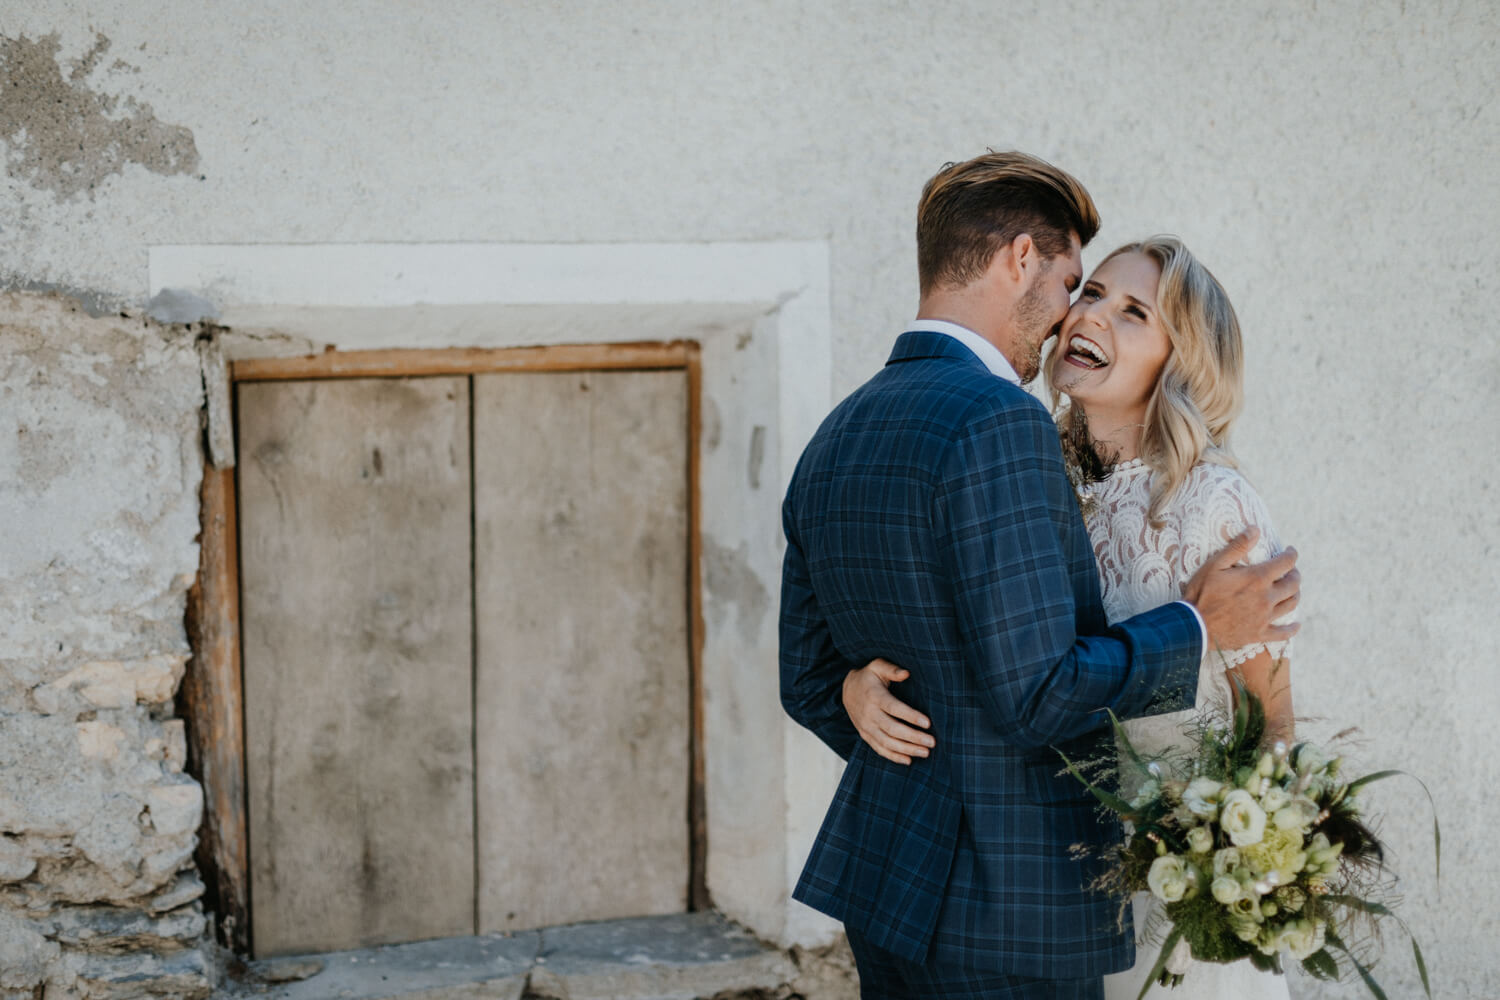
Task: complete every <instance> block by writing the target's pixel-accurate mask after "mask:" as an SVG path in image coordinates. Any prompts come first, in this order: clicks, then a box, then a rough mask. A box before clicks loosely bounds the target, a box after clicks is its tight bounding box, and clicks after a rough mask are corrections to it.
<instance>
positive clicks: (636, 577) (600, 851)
mask: <svg viewBox="0 0 1500 1000" xmlns="http://www.w3.org/2000/svg"><path fill="white" fill-rule="evenodd" d="M687 391H688V390H687V376H686V374H685V373H684V372H683V371H681V370H676V371H656V372H563V373H555V374H492V375H479V376H475V379H474V436H475V443H476V449H475V466H474V497H475V509H474V524H475V550H474V551H475V560H474V565H475V571H476V577H475V595H476V601H475V607H476V609H477V650H476V653H477V658H476V665H477V667H476V674H475V699H476V713H475V714H476V718H477V719H478V720H479V724H478V730H477V733H476V748H477V754H478V782H479V794H478V802H479V816H478V819H479V824H478V830H479V876H478V882H479V930H480V932H481V933H485V932H489V931H499V930H511V929H514V928H522V927H538V926H545V925H550V924H559V923H568V922H572V921H578V920H598V919H604V918H610V917H623V916H635V915H645V914H656V913H674V912H681V911H682V910H685V909H686V908H687V889H688V866H689V859H688V852H689V845H688V794H689V780H688V777H689V755H690V721H689V703H690V694H689V681H690V665H689V649H688V575H687V571H688V532H687V524H688V520H687V505H688V478H687Z"/></svg>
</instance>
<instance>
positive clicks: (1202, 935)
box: [1166, 893, 1255, 962]
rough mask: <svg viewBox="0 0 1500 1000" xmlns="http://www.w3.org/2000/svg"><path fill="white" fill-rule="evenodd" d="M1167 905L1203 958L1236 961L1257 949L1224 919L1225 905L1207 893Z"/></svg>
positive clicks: (1169, 911)
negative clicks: (1246, 941)
mask: <svg viewBox="0 0 1500 1000" xmlns="http://www.w3.org/2000/svg"><path fill="white" fill-rule="evenodd" d="M1166 909H1167V916H1169V917H1171V918H1172V924H1173V926H1175V927H1176V928H1177V929H1178V930H1179V931H1180V932H1181V933H1182V936H1183V937H1184V938H1186V939H1187V943H1188V945H1189V946H1191V947H1192V949H1193V957H1194V958H1196V959H1198V960H1199V961H1200V962H1233V961H1235V960H1236V959H1240V958H1245V957H1246V956H1248V955H1249V954H1250V953H1251V952H1252V951H1254V950H1255V949H1254V948H1253V947H1252V946H1250V945H1248V944H1246V943H1245V942H1244V941H1241V940H1240V939H1239V938H1237V937H1235V936H1234V933H1233V932H1232V931H1231V930H1230V929H1229V924H1228V923H1227V922H1226V921H1225V920H1224V907H1222V906H1220V905H1219V904H1218V903H1217V902H1215V901H1214V898H1213V897H1212V896H1210V895H1208V894H1207V893H1199V894H1198V895H1196V896H1194V897H1193V898H1192V899H1183V900H1179V901H1178V902H1176V903H1168V904H1167V908H1166Z"/></svg>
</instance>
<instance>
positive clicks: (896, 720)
mask: <svg viewBox="0 0 1500 1000" xmlns="http://www.w3.org/2000/svg"><path fill="white" fill-rule="evenodd" d="M910 676H911V674H910V672H908V671H906V670H903V669H902V668H901V667H898V666H896V665H895V664H894V663H891V662H890V661H888V660H871V661H870V662H869V663H867V664H865V665H864V666H863V667H861V668H860V669H859V670H851V671H849V673H848V674H847V675H845V677H844V711H846V712H848V713H849V719H850V720H851V721H852V722H853V723H854V728H855V729H857V730H858V731H859V735H860V738H861V739H863V740H864V741H865V742H866V743H868V744H870V746H871V748H872V749H874V751H875V752H876V753H878V754H880V756H882V757H884V758H885V759H886V760H889V761H895V762H896V763H897V764H910V763H911V759H912V758H913V757H926V756H927V753H928V751H929V749H930V748H932V747H934V746H936V745H937V741H935V740H934V739H933V738H932V737H931V736H930V735H929V734H927V733H924V732H921V730H923V729H928V728H930V727H931V726H932V723H931V722H930V721H929V720H928V718H927V716H925V715H923V714H922V713H921V712H918V711H917V710H916V709H914V708H912V707H911V706H910V705H908V704H906V703H905V702H903V701H902V700H901V699H900V698H897V697H896V696H895V695H893V694H891V692H890V690H889V689H890V686H891V685H892V684H896V683H898V682H900V681H904V680H906V678H908V677H910ZM907 723H910V725H907ZM913 726H915V727H917V728H912V727H913Z"/></svg>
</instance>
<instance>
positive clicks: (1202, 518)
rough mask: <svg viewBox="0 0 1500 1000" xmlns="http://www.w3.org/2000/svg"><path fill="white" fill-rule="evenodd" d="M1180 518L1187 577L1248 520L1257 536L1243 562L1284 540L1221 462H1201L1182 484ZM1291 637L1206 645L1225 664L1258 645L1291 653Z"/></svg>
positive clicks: (1275, 654) (1260, 557)
mask: <svg viewBox="0 0 1500 1000" xmlns="http://www.w3.org/2000/svg"><path fill="white" fill-rule="evenodd" d="M1173 506H1174V507H1177V508H1178V510H1179V512H1180V516H1181V518H1182V556H1181V558H1182V565H1181V567H1180V569H1181V572H1182V580H1183V581H1184V582H1186V581H1187V580H1188V579H1189V578H1190V577H1192V575H1193V574H1194V573H1195V572H1197V571H1198V568H1199V567H1200V566H1202V565H1203V564H1204V563H1205V562H1207V561H1208V557H1209V556H1211V555H1213V554H1214V553H1215V552H1218V551H1219V550H1220V549H1222V548H1223V547H1224V545H1225V543H1227V542H1228V541H1229V539H1231V538H1233V537H1234V536H1235V535H1238V534H1239V533H1240V532H1241V531H1243V530H1244V529H1245V528H1247V527H1249V526H1250V525H1255V526H1256V527H1257V528H1259V529H1260V537H1259V538H1258V539H1256V542H1255V545H1254V546H1253V547H1252V548H1251V550H1250V556H1249V558H1248V559H1247V560H1246V563H1258V562H1264V561H1265V560H1267V559H1269V558H1271V557H1272V556H1275V555H1277V554H1279V553H1280V552H1281V550H1282V548H1283V547H1284V546H1282V544H1281V541H1280V539H1279V538H1278V537H1277V536H1276V530H1275V528H1274V527H1273V526H1272V525H1271V515H1270V513H1269V512H1268V511H1267V510H1266V505H1265V504H1264V503H1263V502H1262V501H1261V499H1260V495H1259V494H1257V493H1256V492H1255V490H1254V488H1253V487H1251V485H1250V483H1249V482H1248V481H1246V479H1245V477H1244V476H1242V475H1240V474H1239V473H1238V472H1236V471H1234V470H1233V469H1229V468H1225V467H1223V466H1214V465H1200V466H1199V467H1198V468H1196V469H1194V470H1193V473H1192V474H1191V475H1190V476H1189V477H1188V481H1187V482H1186V483H1184V484H1183V487H1182V493H1181V495H1180V497H1179V498H1178V499H1177V501H1175V502H1174V504H1173ZM1296 617H1297V616H1296V613H1295V612H1292V613H1290V614H1287V615H1283V616H1282V617H1281V618H1278V619H1277V620H1276V624H1278V625H1286V624H1290V623H1291V622H1293V621H1295V620H1296ZM1291 646H1292V643H1291V640H1284V641H1282V642H1273V643H1269V644H1268V643H1259V642H1258V643H1254V644H1253V645H1249V646H1243V647H1241V648H1239V649H1225V650H1210V651H1209V654H1208V655H1209V657H1210V658H1211V659H1212V660H1214V661H1215V662H1216V663H1217V665H1219V666H1222V667H1223V668H1224V669H1226V670H1227V669H1228V668H1230V667H1235V666H1238V665H1239V664H1241V663H1244V662H1245V661H1247V660H1249V659H1251V658H1253V657H1254V656H1255V655H1256V654H1258V653H1260V652H1261V651H1262V650H1267V651H1269V652H1270V654H1271V657H1272V659H1281V658H1283V657H1287V656H1290V655H1291Z"/></svg>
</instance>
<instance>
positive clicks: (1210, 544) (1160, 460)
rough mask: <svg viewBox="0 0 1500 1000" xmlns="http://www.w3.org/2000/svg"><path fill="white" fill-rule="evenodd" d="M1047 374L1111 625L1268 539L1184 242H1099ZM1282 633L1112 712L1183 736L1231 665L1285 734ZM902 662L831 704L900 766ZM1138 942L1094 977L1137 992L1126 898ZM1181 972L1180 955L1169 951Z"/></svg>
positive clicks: (1196, 269) (1200, 986)
mask: <svg viewBox="0 0 1500 1000" xmlns="http://www.w3.org/2000/svg"><path fill="white" fill-rule="evenodd" d="M1046 373H1047V378H1048V381H1049V383H1050V385H1051V388H1052V391H1053V393H1054V396H1055V397H1056V398H1060V397H1061V396H1064V395H1065V396H1067V398H1068V400H1069V402H1068V405H1067V408H1066V409H1064V410H1062V411H1061V413H1060V414H1059V416H1058V423H1059V429H1060V433H1061V435H1062V438H1063V442H1064V452H1065V454H1066V455H1067V456H1068V458H1069V464H1070V465H1072V466H1073V467H1074V470H1075V471H1076V472H1077V473H1078V476H1077V478H1078V479H1079V481H1080V500H1081V503H1082V506H1083V509H1084V514H1085V521H1086V523H1087V525H1088V530H1089V536H1090V540H1091V541H1092V542H1093V547H1094V554H1095V557H1096V559H1097V562H1098V568H1099V576H1100V582H1101V585H1102V592H1103V599H1104V609H1105V612H1106V614H1107V615H1108V617H1109V620H1110V621H1111V622H1116V621H1121V620H1123V619H1126V618H1129V617H1130V616H1132V615H1136V614H1138V613H1140V612H1142V611H1145V610H1148V609H1150V608H1154V607H1158V606H1160V605H1162V604H1165V603H1167V602H1169V601H1173V600H1177V599H1178V598H1180V596H1181V594H1182V587H1183V584H1185V583H1186V582H1187V581H1188V580H1189V579H1190V578H1191V577H1192V576H1193V574H1194V573H1195V572H1196V571H1197V570H1198V568H1199V567H1200V566H1202V565H1203V564H1204V562H1205V561H1207V560H1208V558H1209V557H1210V556H1212V555H1214V554H1215V553H1216V552H1218V551H1219V550H1220V549H1222V548H1223V547H1224V544H1225V542H1227V541H1228V540H1229V539H1230V538H1232V537H1234V536H1235V535H1238V534H1239V533H1240V532H1241V531H1243V530H1244V529H1246V528H1247V527H1248V528H1255V529H1258V531H1259V537H1258V539H1257V541H1256V543H1255V546H1254V548H1253V550H1252V551H1251V554H1250V557H1249V560H1248V561H1250V562H1260V561H1262V560H1264V559H1267V558H1269V557H1270V556H1272V555H1275V554H1276V553H1278V552H1279V551H1280V549H1281V546H1280V545H1279V544H1278V542H1277V540H1276V536H1275V533H1274V532H1273V530H1272V528H1271V521H1270V517H1269V516H1268V514H1267V513H1266V509H1265V506H1264V505H1263V504H1262V503H1261V500H1260V498H1259V497H1258V496H1257V495H1256V493H1255V491H1254V489H1252V488H1251V486H1250V484H1249V482H1247V481H1246V479H1245V478H1244V476H1242V475H1241V474H1240V473H1239V472H1238V471H1237V470H1236V468H1235V460H1234V456H1233V454H1232V453H1231V451H1230V450H1229V430H1230V427H1231V425H1232V424H1233V422H1234V419H1235V417H1236V416H1237V415H1238V413H1239V410H1240V406H1241V402H1242V398H1243V387H1242V383H1243V372H1242V349H1241V343H1240V329H1239V322H1238V320H1237V319H1236V317H1235V314H1234V309H1233V307H1232V306H1231V305H1230V303H1229V298H1228V296H1227V295H1226V294H1225V293H1224V289H1223V288H1222V287H1221V286H1220V285H1219V283H1218V281H1217V280H1216V279H1215V278H1214V276H1213V275H1212V274H1210V273H1209V271H1208V269H1207V268H1206V267H1204V266H1203V265H1202V264H1201V263H1200V262H1199V261H1198V260H1197V259H1196V258H1195V257H1194V256H1193V255H1192V254H1191V253H1190V252H1189V251H1188V249H1187V248H1186V247H1185V246H1184V245H1183V244H1182V242H1181V241H1180V240H1178V239H1176V238H1175V237H1171V236H1154V237H1151V238H1150V239H1146V240H1142V241H1141V242H1139V243H1130V244H1127V245H1126V246H1123V247H1120V248H1119V249H1118V250H1116V251H1114V252H1113V253H1111V254H1110V255H1109V256H1108V257H1106V258H1105V259H1104V261H1103V262H1102V263H1100V265H1099V267H1098V268H1097V269H1095V271H1094V273H1093V274H1092V275H1090V277H1089V279H1088V281H1086V282H1085V283H1084V285H1083V288H1082V291H1081V292H1080V293H1079V296H1078V299H1077V301H1075V302H1074V304H1073V306H1072V308H1071V309H1070V310H1069V312H1068V315H1067V317H1066V319H1065V320H1064V321H1063V323H1062V326H1061V329H1060V333H1059V337H1058V343H1057V344H1056V345H1055V346H1054V348H1053V350H1052V354H1051V357H1050V358H1049V359H1048V362H1047V367H1046ZM1288 645H1289V644H1288V643H1287V642H1279V643H1272V644H1270V645H1265V644H1257V645H1253V646H1248V647H1245V648H1243V649H1234V650H1210V651H1209V653H1208V655H1207V656H1205V657H1204V659H1203V661H1202V663H1201V664H1200V668H1199V681H1198V694H1197V702H1196V707H1195V709H1194V710H1192V711H1189V712H1185V713H1175V714H1170V715H1158V716H1152V717H1146V718H1138V719H1133V720H1129V721H1127V722H1125V727H1126V730H1127V732H1128V733H1129V735H1130V737H1131V740H1132V741H1133V742H1134V743H1135V744H1136V745H1137V746H1138V747H1140V748H1141V749H1143V750H1151V751H1159V750H1161V749H1164V748H1166V747H1168V746H1171V745H1173V744H1177V743H1180V742H1182V741H1184V740H1185V737H1184V735H1183V732H1182V722H1183V721H1184V717H1185V716H1187V715H1191V714H1192V712H1193V711H1200V710H1203V709H1205V708H1210V707H1219V708H1223V707H1227V706H1228V705H1230V704H1231V703H1232V698H1233V694H1232V691H1233V686H1232V684H1231V675H1232V676H1234V677H1237V678H1238V679H1239V680H1240V681H1241V682H1243V684H1244V685H1245V687H1246V689H1247V690H1249V691H1252V692H1254V693H1255V694H1256V695H1257V696H1258V697H1259V698H1260V699H1261V701H1262V702H1263V703H1264V704H1265V706H1266V714H1267V720H1268V731H1269V732H1270V733H1272V734H1274V736H1273V738H1282V739H1289V738H1290V736H1291V732H1292V698H1291V686H1290V680H1291V678H1290V672H1289V666H1288V662H1289V661H1288V659H1287V654H1288ZM905 677H906V672H905V671H904V670H901V669H900V668H899V667H897V666H895V665H893V664H890V663H887V662H886V661H883V660H876V661H874V662H873V663H871V664H869V665H868V666H866V667H865V668H864V669H862V670H858V671H853V672H851V673H850V674H849V676H848V678H846V680H845V683H844V705H845V709H846V711H848V713H849V716H850V718H851V719H852V720H853V721H854V724H855V727H856V728H857V729H858V730H859V733H860V735H861V737H862V738H863V739H864V740H865V741H866V742H867V743H869V744H870V746H871V747H872V749H874V750H875V751H876V752H877V753H879V754H880V755H881V756H883V757H885V758H887V759H889V760H893V761H897V762H900V763H909V762H910V761H911V760H912V758H923V757H926V756H927V755H928V752H929V749H930V748H931V747H932V746H933V740H932V738H931V737H930V736H929V735H928V734H927V733H926V732H924V731H922V730H924V729H925V728H926V726H927V720H926V718H925V717H924V716H922V715H921V714H920V713H918V712H915V711H914V710H913V709H911V708H910V707H909V706H906V705H904V704H901V703H900V702H898V701H897V700H896V699H895V698H893V697H892V696H891V695H890V694H889V693H888V692H887V690H886V687H887V686H888V685H889V684H891V683H893V682H898V681H900V680H902V679H904V678H905ZM1135 902H1136V925H1137V929H1138V931H1140V932H1143V935H1144V936H1143V938H1142V940H1141V941H1140V942H1139V947H1138V952H1137V959H1136V965H1135V967H1134V968H1133V969H1132V970H1129V971H1127V972H1123V973H1119V974H1116V975H1113V976H1107V977H1106V978H1105V995H1106V998H1107V1000H1109V998H1115V997H1130V998H1134V997H1135V996H1136V995H1137V993H1138V992H1139V991H1140V987H1141V984H1142V982H1143V981H1144V978H1145V976H1146V974H1147V972H1148V970H1150V969H1151V967H1152V966H1153V964H1154V963H1155V961H1156V958H1157V954H1158V953H1157V950H1156V947H1155V946H1154V945H1153V944H1151V943H1150V942H1151V940H1152V938H1153V937H1155V938H1159V937H1160V935H1159V934H1156V935H1152V933H1151V928H1152V925H1153V923H1154V922H1155V921H1154V920H1153V919H1152V917H1151V915H1150V914H1149V912H1148V910H1149V907H1150V906H1151V905H1152V904H1151V902H1150V897H1148V896H1141V897H1138V898H1137V899H1136V901H1135ZM1170 964H1171V967H1172V968H1173V970H1174V971H1185V970H1186V966H1187V964H1188V961H1187V956H1186V954H1185V953H1184V954H1174V955H1173V956H1172V962H1171V963H1170ZM1186 971H1187V972H1188V974H1187V977H1186V980H1185V981H1184V982H1183V984H1182V985H1181V986H1180V987H1179V988H1178V989H1177V990H1176V991H1174V993H1173V996H1174V997H1178V998H1181V1000H1255V998H1267V1000H1271V998H1277V1000H1285V998H1286V997H1287V995H1288V994H1287V987H1286V982H1285V980H1284V979H1283V978H1281V977H1278V976H1270V975H1266V974H1264V973H1260V972H1257V971H1255V970H1254V969H1253V968H1252V967H1251V966H1250V965H1249V964H1248V963H1243V962H1242V963H1237V964H1235V965H1232V966H1219V965H1207V964H1201V963H1193V964H1192V968H1191V969H1190V970H1186Z"/></svg>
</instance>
